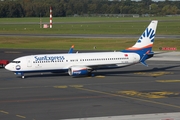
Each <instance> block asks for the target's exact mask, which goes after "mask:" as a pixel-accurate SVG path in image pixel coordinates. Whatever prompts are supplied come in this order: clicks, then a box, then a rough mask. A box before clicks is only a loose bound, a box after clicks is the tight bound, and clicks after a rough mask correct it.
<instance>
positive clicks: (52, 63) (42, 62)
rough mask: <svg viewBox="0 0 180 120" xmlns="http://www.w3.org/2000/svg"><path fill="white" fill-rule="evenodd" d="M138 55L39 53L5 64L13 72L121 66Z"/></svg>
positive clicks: (129, 62)
mask: <svg viewBox="0 0 180 120" xmlns="http://www.w3.org/2000/svg"><path fill="white" fill-rule="evenodd" d="M139 61H140V56H139V55H138V54H136V53H123V52H101V53H100V52H99V53H73V54H40V55H30V56H24V57H19V58H17V59H15V60H13V62H11V63H9V64H8V65H7V66H6V69H8V70H10V71H13V72H38V71H50V72H51V71H55V70H67V69H69V68H71V67H74V66H77V67H88V68H90V69H101V68H104V69H105V68H111V67H122V66H127V65H131V64H135V63H138V62H139Z"/></svg>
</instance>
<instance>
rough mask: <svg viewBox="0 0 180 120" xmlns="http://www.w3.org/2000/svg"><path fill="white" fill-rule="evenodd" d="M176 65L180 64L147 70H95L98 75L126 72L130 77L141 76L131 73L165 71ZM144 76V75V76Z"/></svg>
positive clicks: (115, 74) (114, 74)
mask: <svg viewBox="0 0 180 120" xmlns="http://www.w3.org/2000/svg"><path fill="white" fill-rule="evenodd" d="M176 67H180V65H174V66H167V67H160V68H158V67H154V68H152V69H147V70H125V71H122V69H118V70H116V71H100V72H99V71H98V72H95V74H96V75H105V76H127V75H126V74H128V77H134V76H139V75H135V74H133V75H129V74H132V73H137V72H143V73H148V72H162V71H163V72H165V71H167V70H168V69H172V68H176ZM170 71H180V70H170ZM142 77H143V76H142Z"/></svg>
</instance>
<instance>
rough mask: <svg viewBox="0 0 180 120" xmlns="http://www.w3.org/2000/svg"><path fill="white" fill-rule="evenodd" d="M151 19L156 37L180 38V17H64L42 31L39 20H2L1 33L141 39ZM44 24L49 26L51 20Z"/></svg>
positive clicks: (46, 19) (0, 22)
mask: <svg viewBox="0 0 180 120" xmlns="http://www.w3.org/2000/svg"><path fill="white" fill-rule="evenodd" d="M152 19H157V20H159V24H158V28H157V34H165V35H166V34H167V35H179V34H180V22H179V21H180V17H157V18H154V17H140V18H131V17H129V18H116V17H63V18H53V22H54V25H53V28H52V29H43V28H40V25H39V18H0V25H1V27H0V33H26V34H126V35H128V34H131V35H133V34H134V35H139V34H141V33H142V32H143V31H144V29H145V28H146V27H147V25H148V24H149V23H150V21H151V20H152ZM42 22H43V23H47V24H49V18H42ZM57 22H59V23H58V24H57Z"/></svg>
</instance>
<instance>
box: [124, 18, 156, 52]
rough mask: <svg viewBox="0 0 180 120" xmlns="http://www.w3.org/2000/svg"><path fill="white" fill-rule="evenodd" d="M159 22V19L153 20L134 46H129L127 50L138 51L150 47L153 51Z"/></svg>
mask: <svg viewBox="0 0 180 120" xmlns="http://www.w3.org/2000/svg"><path fill="white" fill-rule="evenodd" d="M157 24H158V21H157V20H153V21H151V23H150V24H149V26H148V27H147V28H146V29H145V31H144V32H143V34H142V35H141V36H140V38H139V39H138V40H137V42H136V43H135V44H134V46H132V47H129V48H127V49H126V50H128V51H136V50H142V49H148V50H150V51H151V49H152V46H153V43H154V38H155V33H156V28H157Z"/></svg>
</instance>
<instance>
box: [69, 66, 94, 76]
mask: <svg viewBox="0 0 180 120" xmlns="http://www.w3.org/2000/svg"><path fill="white" fill-rule="evenodd" d="M68 74H69V75H70V76H81V75H82V76H83V75H89V74H91V69H90V68H88V67H71V68H69V69H68Z"/></svg>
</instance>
